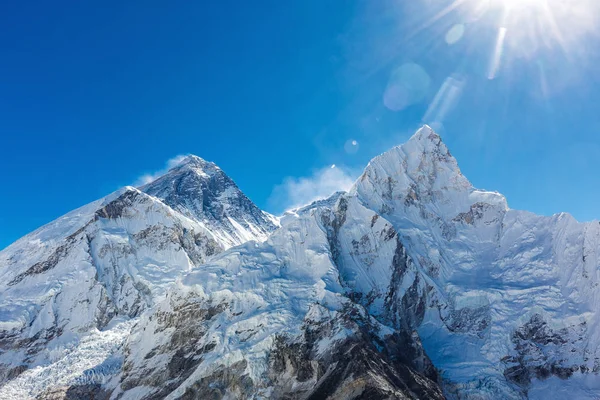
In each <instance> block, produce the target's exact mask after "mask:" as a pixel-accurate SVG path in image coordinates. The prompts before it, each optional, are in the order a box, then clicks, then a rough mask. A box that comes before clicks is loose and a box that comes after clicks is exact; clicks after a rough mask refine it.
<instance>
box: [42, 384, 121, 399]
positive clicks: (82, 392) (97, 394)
mask: <svg viewBox="0 0 600 400" xmlns="http://www.w3.org/2000/svg"><path fill="white" fill-rule="evenodd" d="M109 398H110V391H106V390H104V389H102V386H101V385H99V384H90V385H73V386H67V387H58V388H54V389H50V390H48V391H46V392H44V393H42V394H41V395H39V396H38V397H37V398H36V400H108V399H109Z"/></svg>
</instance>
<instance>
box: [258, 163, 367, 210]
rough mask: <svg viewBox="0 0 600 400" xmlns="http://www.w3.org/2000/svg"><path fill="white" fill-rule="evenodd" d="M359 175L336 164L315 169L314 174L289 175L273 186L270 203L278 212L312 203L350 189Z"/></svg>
mask: <svg viewBox="0 0 600 400" xmlns="http://www.w3.org/2000/svg"><path fill="white" fill-rule="evenodd" d="M357 175H358V173H354V172H353V171H350V170H347V169H345V168H340V167H338V166H336V165H335V164H334V165H331V166H329V167H324V168H321V169H319V170H316V171H314V173H313V174H312V176H308V177H299V178H298V177H287V178H285V179H284V180H283V182H282V183H281V184H279V185H277V186H275V187H274V188H273V192H272V193H271V196H270V197H269V200H268V204H269V206H270V208H271V209H272V210H273V211H274V212H276V213H280V212H283V211H285V210H289V209H292V208H296V207H300V206H303V205H306V204H310V203H311V202H313V201H315V200H319V199H324V198H327V197H329V196H330V195H331V194H333V193H335V192H337V191H340V190H344V191H347V190H349V189H350V188H351V187H352V185H353V184H354V181H355V178H356V176H357Z"/></svg>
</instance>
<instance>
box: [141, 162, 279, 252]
mask: <svg viewBox="0 0 600 400" xmlns="http://www.w3.org/2000/svg"><path fill="white" fill-rule="evenodd" d="M140 190H142V191H143V192H145V193H148V194H150V195H152V196H155V197H158V198H159V199H161V200H162V201H163V202H164V203H165V204H167V205H168V206H170V207H171V208H173V209H174V210H176V211H179V212H180V213H182V214H183V215H185V216H187V217H189V218H191V219H193V220H195V221H198V222H199V223H201V224H204V226H205V227H206V228H207V229H208V230H210V231H211V232H212V233H213V234H214V235H215V236H217V237H218V241H219V242H221V243H223V244H225V245H226V247H231V246H235V245H238V244H241V243H244V242H246V241H248V240H257V239H258V240H264V239H266V237H267V236H268V234H269V233H270V232H272V231H273V230H274V229H275V228H276V226H277V220H276V219H275V218H274V217H273V216H272V215H270V214H267V213H266V212H264V211H262V210H260V209H259V208H258V207H256V205H254V203H252V202H251V201H250V199H248V198H247V197H246V195H245V194H244V193H242V192H241V191H240V190H239V188H238V187H237V185H236V184H235V182H233V181H232V180H231V178H229V177H228V176H227V175H226V174H225V173H224V172H223V171H222V170H221V169H220V168H219V167H218V166H216V165H215V164H214V163H211V162H207V161H204V160H203V159H201V158H200V157H196V156H193V155H190V156H187V157H185V158H184V159H183V160H182V161H181V162H180V163H179V165H177V166H175V167H174V168H172V169H171V170H170V171H169V172H168V173H167V174H165V175H164V176H162V177H160V178H158V179H156V180H155V181H153V182H151V183H149V184H147V185H144V186H142V187H141V188H140Z"/></svg>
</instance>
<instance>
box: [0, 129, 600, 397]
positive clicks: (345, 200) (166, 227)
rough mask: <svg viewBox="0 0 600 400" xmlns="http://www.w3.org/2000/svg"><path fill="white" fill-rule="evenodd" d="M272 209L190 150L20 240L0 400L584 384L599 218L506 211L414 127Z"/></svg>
mask: <svg viewBox="0 0 600 400" xmlns="http://www.w3.org/2000/svg"><path fill="white" fill-rule="evenodd" d="M280 221H281V222H280V223H281V226H280V227H278V228H277V229H276V224H279V222H278V221H277V220H276V219H274V218H273V217H271V216H270V215H268V214H266V213H264V212H262V211H260V210H259V209H258V208H257V207H256V206H254V205H253V204H252V203H251V202H250V201H249V200H248V199H247V198H246V197H245V196H244V195H243V194H242V193H241V192H240V191H239V189H238V188H237V187H236V186H235V184H234V183H233V182H232V181H231V180H230V179H229V178H228V177H227V176H226V175H225V174H224V173H223V172H222V171H221V170H220V169H219V168H218V167H216V166H215V165H214V164H212V163H207V162H205V161H203V160H201V159H199V158H197V157H193V156H190V157H188V158H186V159H185V160H184V161H183V162H182V163H180V164H179V165H178V166H176V167H175V168H173V169H172V170H170V171H169V172H168V173H167V174H166V175H164V176H162V177H160V178H158V179H157V180H155V181H154V182H152V183H150V184H148V185H146V186H143V187H141V188H140V189H134V188H126V189H124V190H122V191H119V192H117V193H114V194H112V195H110V196H108V197H107V198H105V199H102V200H99V201H97V202H95V203H92V204H90V205H88V206H85V207H83V208H82V209H79V210H76V211H74V212H72V213H70V214H67V215H66V216H64V217H62V218H61V219H59V220H57V221H55V222H53V223H51V224H49V225H47V226H45V227H43V228H41V229H39V230H38V231H36V232H33V233H32V234H30V235H28V236H26V237H24V238H23V239H21V240H19V241H17V242H16V243H15V244H13V245H12V246H10V247H9V248H7V249H6V250H4V251H3V252H0V278H2V279H0V293H1V294H2V296H0V299H1V300H0V302H1V303H0V364H1V365H0V374H1V375H0V382H3V383H0V385H3V386H1V387H0V398H15V399H17V398H18V399H21V398H40V399H61V398H68V399H75V398H91V397H93V398H100V399H108V398H110V399H162V398H169V399H175V398H182V399H196V398H201V399H204V398H225V399H261V398H273V399H324V398H329V399H358V398H362V399H378V398H381V399H384V398H385V399H388V398H398V399H441V398H451V399H452V398H456V399H524V398H530V399H542V398H553V399H563V398H564V399H566V398H569V399H572V398H577V399H586V398H587V399H595V398H599V397H600V378H599V376H598V373H599V372H600V358H599V356H600V354H599V348H598V346H599V345H600V329H598V327H597V325H598V322H599V321H600V316H599V315H598V314H599V313H598V312H597V306H596V305H597V304H600V303H599V301H600V298H599V294H600V293H599V286H600V285H599V279H600V273H599V271H600V224H599V223H598V222H590V223H578V222H577V221H575V220H574V219H573V218H572V217H570V216H569V215H567V214H560V215H555V216H552V217H543V216H536V215H534V214H531V213H528V212H524V211H517V210H511V209H510V208H509V207H508V205H507V202H506V199H505V198H504V197H503V196H502V195H500V194H498V193H495V192H488V191H483V190H478V189H476V188H474V187H473V186H472V185H471V183H470V182H469V181H468V180H467V179H466V178H465V177H464V176H463V175H462V173H461V172H460V169H459V167H458V164H457V162H456V160H455V159H454V158H453V157H452V155H451V154H450V153H449V151H448V149H447V148H446V146H445V145H444V143H443V142H442V140H441V139H440V137H439V136H438V135H437V134H435V133H434V132H433V131H432V130H431V129H430V128H429V127H427V126H425V127H423V128H421V129H420V130H419V131H418V132H417V133H416V134H415V135H414V136H413V137H412V138H411V139H410V140H409V141H408V142H407V143H406V144H404V145H402V146H399V147H396V148H393V149H391V150H390V151H388V152H386V153H384V154H382V155H380V156H378V157H376V158H375V159H373V160H372V161H371V162H370V163H369V165H368V166H367V168H366V169H365V171H364V173H363V174H362V176H361V177H360V178H359V179H358V180H357V182H356V183H355V185H354V187H353V188H352V189H351V190H350V191H349V192H348V193H342V192H340V193H336V194H334V195H332V197H330V198H329V199H325V200H322V201H318V202H315V203H313V204H311V205H308V206H305V207H303V208H301V209H298V210H295V211H294V212H293V213H287V214H286V215H285V216H284V218H281V220H280ZM232 246H233V247H232ZM226 249H228V250H226Z"/></svg>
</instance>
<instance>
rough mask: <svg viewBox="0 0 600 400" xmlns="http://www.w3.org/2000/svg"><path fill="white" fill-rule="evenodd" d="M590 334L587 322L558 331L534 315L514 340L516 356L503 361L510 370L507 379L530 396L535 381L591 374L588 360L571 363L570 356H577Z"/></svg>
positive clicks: (505, 374)
mask: <svg viewBox="0 0 600 400" xmlns="http://www.w3.org/2000/svg"><path fill="white" fill-rule="evenodd" d="M586 330H587V326H586V324H585V322H584V323H581V324H579V325H576V326H569V327H567V328H562V329H559V330H554V329H552V328H551V327H549V326H548V324H547V323H546V321H544V319H543V317H542V316H541V315H539V314H534V315H533V316H532V317H531V319H530V320H529V321H528V322H527V323H526V324H524V325H523V326H522V327H521V328H519V329H518V330H517V331H515V332H514V334H513V336H512V342H513V344H514V350H515V354H512V355H510V356H507V357H505V358H504V359H503V362H504V363H505V364H506V366H507V367H506V369H505V370H504V376H505V377H506V378H507V379H508V380H509V381H510V382H513V383H514V384H516V385H517V386H519V387H520V388H522V390H523V392H524V393H527V388H528V387H529V384H530V383H531V380H532V379H534V378H537V379H545V378H548V377H550V376H551V375H554V376H557V377H559V378H561V379H567V378H569V377H571V376H572V375H573V373H574V372H576V371H581V372H582V373H588V372H590V371H589V369H588V367H587V366H586V365H585V364H586V361H587V360H586V359H583V358H582V359H581V360H578V362H574V360H571V361H567V354H569V353H573V354H574V353H576V351H575V349H576V348H577V347H580V346H581V344H580V342H581V341H582V340H583V339H584V337H585V334H586ZM581 357H583V356H581ZM581 357H580V358H581ZM594 372H595V371H594Z"/></svg>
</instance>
